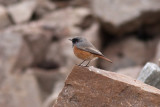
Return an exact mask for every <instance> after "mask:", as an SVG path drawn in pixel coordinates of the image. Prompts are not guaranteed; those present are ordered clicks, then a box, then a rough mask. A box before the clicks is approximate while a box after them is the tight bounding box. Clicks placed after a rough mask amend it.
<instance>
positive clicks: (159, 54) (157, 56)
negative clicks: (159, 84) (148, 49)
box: [154, 42, 160, 66]
mask: <svg viewBox="0 0 160 107" xmlns="http://www.w3.org/2000/svg"><path fill="white" fill-rule="evenodd" d="M159 59H160V42H159V43H158V45H157V49H156V54H155V58H154V62H155V63H157V64H158V65H159V66H160V63H159Z"/></svg>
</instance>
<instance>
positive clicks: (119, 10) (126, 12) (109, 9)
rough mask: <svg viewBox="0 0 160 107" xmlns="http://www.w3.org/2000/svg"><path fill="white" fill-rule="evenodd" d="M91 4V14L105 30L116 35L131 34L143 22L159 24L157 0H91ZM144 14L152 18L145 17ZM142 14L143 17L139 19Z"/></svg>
mask: <svg viewBox="0 0 160 107" xmlns="http://www.w3.org/2000/svg"><path fill="white" fill-rule="evenodd" d="M91 3H92V8H93V14H94V15H95V16H97V17H98V19H100V22H102V25H104V28H105V30H107V31H109V32H111V33H114V34H117V35H120V34H123V33H124V32H131V31H133V30H135V29H136V28H137V27H139V26H140V25H141V24H142V23H144V22H148V23H150V22H151V20H152V21H153V20H154V21H155V20H156V21H157V22H159V21H158V20H159V19H158V20H157V19H156V18H157V17H159V13H158V12H157V11H160V1H158V0H123V1H120V0H101V2H99V0H91ZM147 12H150V13H147ZM154 12H157V14H154ZM145 13H147V15H152V18H150V17H145ZM142 14H144V17H143V16H142V17H141V15H142ZM151 23H152V22H151Z"/></svg>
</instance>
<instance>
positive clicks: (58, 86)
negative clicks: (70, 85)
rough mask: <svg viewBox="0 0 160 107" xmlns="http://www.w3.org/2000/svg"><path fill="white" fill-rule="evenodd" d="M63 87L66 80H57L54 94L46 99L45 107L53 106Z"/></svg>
mask: <svg viewBox="0 0 160 107" xmlns="http://www.w3.org/2000/svg"><path fill="white" fill-rule="evenodd" d="M63 87H64V80H60V81H57V82H56V83H55V86H54V89H53V92H52V94H51V95H50V96H49V97H48V98H47V99H46V101H45V102H44V104H43V107H52V105H53V104H54V103H55V101H56V99H57V97H58V95H59V93H60V92H61V91H62V89H63Z"/></svg>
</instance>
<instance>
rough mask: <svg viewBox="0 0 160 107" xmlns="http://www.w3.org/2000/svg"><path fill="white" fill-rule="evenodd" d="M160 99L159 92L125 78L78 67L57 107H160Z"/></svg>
mask: <svg viewBox="0 0 160 107" xmlns="http://www.w3.org/2000/svg"><path fill="white" fill-rule="evenodd" d="M148 96H149V97H148ZM159 98H160V90H158V89H156V88H154V87H152V86H149V85H147V84H144V83H142V82H139V81H135V80H134V79H132V78H130V77H127V76H125V75H120V74H117V73H113V72H108V71H104V70H100V69H97V68H94V67H89V68H86V67H78V66H75V67H74V68H73V70H72V72H71V74H70V75H69V76H68V78H67V80H66V82H65V86H64V88H63V90H62V92H61V93H60V94H59V96H58V99H57V101H56V103H55V105H54V107H107V106H110V107H129V106H132V107H145V106H149V107H156V106H157V107H158V106H159V105H160V101H159Z"/></svg>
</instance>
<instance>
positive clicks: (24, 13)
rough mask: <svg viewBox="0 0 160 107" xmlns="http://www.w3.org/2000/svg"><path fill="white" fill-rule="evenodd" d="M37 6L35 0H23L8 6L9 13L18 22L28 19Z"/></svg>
mask: <svg viewBox="0 0 160 107" xmlns="http://www.w3.org/2000/svg"><path fill="white" fill-rule="evenodd" d="M35 8H36V2H35V1H31V0H29V1H23V2H21V3H18V4H14V5H11V6H9V7H8V11H9V14H10V15H11V17H12V19H13V21H14V22H15V23H17V24H19V23H23V22H26V21H28V20H29V19H30V18H31V16H32V14H33V12H34V9H35Z"/></svg>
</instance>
